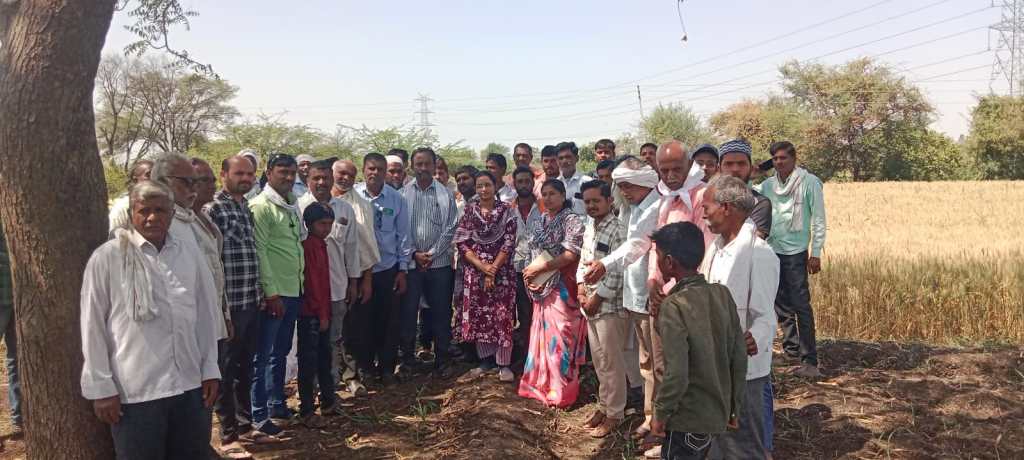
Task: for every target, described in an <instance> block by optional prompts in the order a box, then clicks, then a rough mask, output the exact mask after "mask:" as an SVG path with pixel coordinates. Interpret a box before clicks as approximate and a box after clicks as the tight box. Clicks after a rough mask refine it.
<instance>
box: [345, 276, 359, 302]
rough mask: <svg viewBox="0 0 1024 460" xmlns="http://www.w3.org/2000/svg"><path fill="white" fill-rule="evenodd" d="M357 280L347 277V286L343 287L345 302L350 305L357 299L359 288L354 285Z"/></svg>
mask: <svg viewBox="0 0 1024 460" xmlns="http://www.w3.org/2000/svg"><path fill="white" fill-rule="evenodd" d="M357 284H358V282H357V281H356V280H354V279H352V278H349V282H348V287H347V288H345V304H347V305H349V306H351V305H353V304H355V303H356V301H357V300H359V289H358V288H357V287H356V285H357Z"/></svg>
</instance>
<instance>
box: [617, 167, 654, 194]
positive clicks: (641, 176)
mask: <svg viewBox="0 0 1024 460" xmlns="http://www.w3.org/2000/svg"><path fill="white" fill-rule="evenodd" d="M612 181H614V182H615V183H616V184H621V183H623V182H628V183H630V184H633V185H639V186H641V187H647V188H654V187H656V186H657V185H658V173H656V172H654V168H651V166H650V165H648V164H644V166H643V167H642V168H640V169H632V168H630V167H628V166H626V164H625V163H623V164H620V165H619V166H618V167H617V168H615V169H614V170H612Z"/></svg>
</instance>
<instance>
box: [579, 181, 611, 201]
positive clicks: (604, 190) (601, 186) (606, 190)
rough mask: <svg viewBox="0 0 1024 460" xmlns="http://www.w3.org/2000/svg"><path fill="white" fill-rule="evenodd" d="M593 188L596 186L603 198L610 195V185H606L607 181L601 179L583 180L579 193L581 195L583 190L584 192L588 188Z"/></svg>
mask: <svg viewBox="0 0 1024 460" xmlns="http://www.w3.org/2000/svg"><path fill="white" fill-rule="evenodd" d="M593 188H596V189H598V190H599V191H601V196H603V197H605V198H611V197H612V187H611V186H610V185H608V184H607V183H605V181H603V180H590V181H586V182H584V183H583V185H581V186H580V195H582V194H583V192H586V191H587V190H590V189H593Z"/></svg>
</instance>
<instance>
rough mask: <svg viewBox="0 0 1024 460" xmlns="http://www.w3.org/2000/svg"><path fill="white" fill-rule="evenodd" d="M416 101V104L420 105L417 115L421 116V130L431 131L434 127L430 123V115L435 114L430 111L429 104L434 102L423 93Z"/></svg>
mask: <svg viewBox="0 0 1024 460" xmlns="http://www.w3.org/2000/svg"><path fill="white" fill-rule="evenodd" d="M415 100H416V102H419V103H420V109H419V110H418V111H416V113H418V114H419V115H420V123H419V127H420V128H421V129H424V130H427V131H430V127H431V126H434V125H433V124H432V123H430V114H432V113H434V112H433V111H431V110H430V107H428V106H427V104H428V103H430V102H433V101H434V100H433V99H431V98H430V97H427V96H425V95H423V94H422V93H420V97H418V98H416V99H415Z"/></svg>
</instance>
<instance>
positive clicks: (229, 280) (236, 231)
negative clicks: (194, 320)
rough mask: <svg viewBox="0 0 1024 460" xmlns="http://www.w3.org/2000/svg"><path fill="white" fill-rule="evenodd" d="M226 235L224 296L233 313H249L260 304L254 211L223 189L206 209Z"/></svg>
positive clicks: (222, 257)
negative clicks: (248, 311)
mask: <svg viewBox="0 0 1024 460" xmlns="http://www.w3.org/2000/svg"><path fill="white" fill-rule="evenodd" d="M204 211H206V214H207V215H208V216H210V220H211V221H213V224H214V225H216V226H217V228H219V229H220V232H221V233H222V234H223V235H224V249H223V251H222V252H221V262H223V264H224V295H225V297H226V298H227V302H228V308H230V309H231V310H232V311H247V310H254V309H256V308H259V305H260V287H259V281H260V261H259V259H257V258H256V238H255V237H254V236H253V222H252V211H250V210H249V202H248V200H246V199H245V197H243V198H242V202H241V203H239V202H237V201H235V200H234V199H233V198H232V197H231V194H230V193H228V192H226V191H223V190H221V191H220V192H217V195H215V196H214V197H213V201H211V202H210V203H208V204H207V205H206V207H205V208H204Z"/></svg>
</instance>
